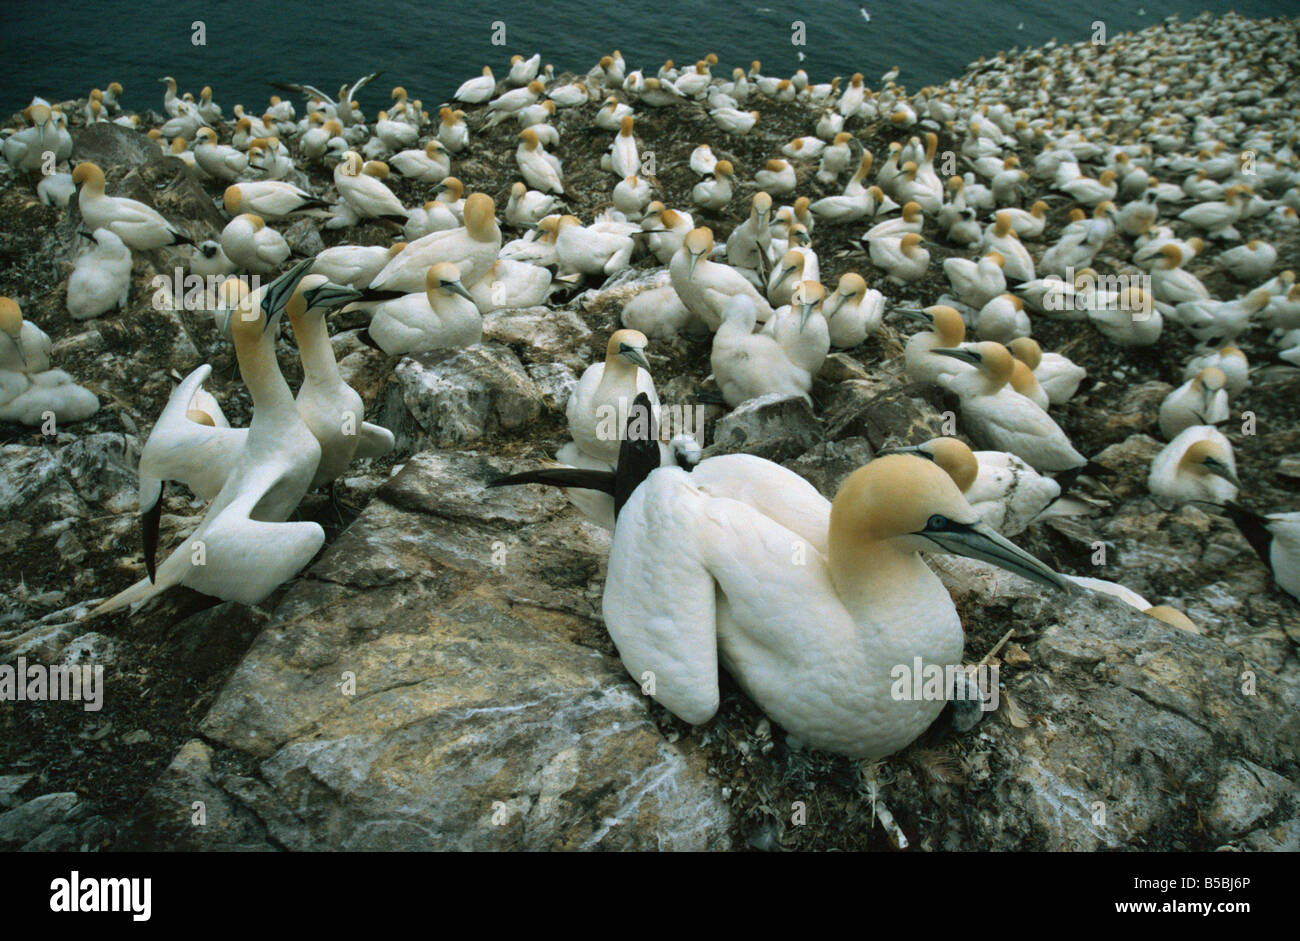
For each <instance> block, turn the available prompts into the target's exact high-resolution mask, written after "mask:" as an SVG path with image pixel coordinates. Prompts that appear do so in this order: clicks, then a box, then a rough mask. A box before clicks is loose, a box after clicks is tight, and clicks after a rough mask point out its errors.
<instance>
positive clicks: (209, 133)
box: [194, 127, 217, 145]
mask: <svg viewBox="0 0 1300 941" xmlns="http://www.w3.org/2000/svg"><path fill="white" fill-rule="evenodd" d="M194 136H195V138H196V140H195V143H196V145H197V144H202V143H204V142H206V143H209V144H215V143H216V142H217V132H216V131H214V130H213V129H212V128H210V127H201V128H199V129H198V132H197V133H196V134H195V135H194Z"/></svg>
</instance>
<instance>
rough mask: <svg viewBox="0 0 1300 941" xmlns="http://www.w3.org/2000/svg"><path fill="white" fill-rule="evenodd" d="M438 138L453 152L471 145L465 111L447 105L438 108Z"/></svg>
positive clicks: (456, 152) (458, 151) (455, 152)
mask: <svg viewBox="0 0 1300 941" xmlns="http://www.w3.org/2000/svg"><path fill="white" fill-rule="evenodd" d="M438 140H439V142H440V143H441V144H442V146H444V147H446V148H447V149H448V150H450V151H451V152H452V153H453V154H458V153H460V152H461V151H462V150H464V149H465V148H466V147H468V146H469V126H468V125H467V124H466V123H465V112H464V111H456V110H453V109H452V108H448V107H445V106H444V107H442V108H440V109H439V110H438Z"/></svg>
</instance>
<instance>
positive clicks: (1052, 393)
mask: <svg viewBox="0 0 1300 941" xmlns="http://www.w3.org/2000/svg"><path fill="white" fill-rule="evenodd" d="M1007 349H1009V350H1010V351H1011V355H1012V356H1014V357H1015V358H1016V359H1018V360H1020V361H1021V362H1022V363H1024V364H1025V365H1026V366H1028V367H1029V369H1030V370H1031V371H1032V372H1033V374H1034V378H1035V379H1037V380H1038V385H1039V387H1040V388H1042V390H1043V392H1045V393H1046V394H1047V400H1048V403H1049V404H1051V405H1064V404H1065V403H1066V402H1068V401H1070V399H1071V398H1073V397H1074V393H1075V392H1077V391H1078V389H1079V383H1081V382H1083V379H1084V377H1085V376H1087V375H1088V371H1087V370H1086V369H1084V368H1083V367H1082V366H1076V365H1075V364H1074V363H1072V362H1071V361H1070V360H1069V359H1068V358H1067V357H1065V356H1062V355H1061V354H1059V353H1044V352H1043V350H1042V348H1041V347H1040V346H1039V345H1038V342H1037V341H1036V340H1033V339H1031V338H1029V337H1017V338H1016V339H1014V340H1012V341H1011V342H1010V343H1008V344H1007Z"/></svg>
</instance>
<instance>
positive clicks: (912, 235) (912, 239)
mask: <svg viewBox="0 0 1300 941" xmlns="http://www.w3.org/2000/svg"><path fill="white" fill-rule="evenodd" d="M920 247H921V236H920V235H919V234H918V233H916V232H908V233H907V234H906V235H904V236H903V237H902V238H901V239H899V242H898V249H899V251H901V252H902V253H903V254H904V255H907V256H908V257H909V258H910V257H911V256H912V254H913V252H915V251H916V250H917V249H918V248H920Z"/></svg>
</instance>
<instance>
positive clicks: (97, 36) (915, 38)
mask: <svg viewBox="0 0 1300 941" xmlns="http://www.w3.org/2000/svg"><path fill="white" fill-rule="evenodd" d="M862 9H865V10H866V11H867V12H868V13H870V15H871V21H870V22H867V21H866V19H865V18H864V16H863V15H862V12H861V10H862ZM1203 10H1210V11H1211V12H1213V13H1223V12H1226V11H1228V10H1235V11H1236V12H1237V13H1239V14H1242V15H1243V16H1249V17H1257V18H1258V17H1269V16H1297V15H1300V0H1142V2H1118V0H1087V2H1082V3H1081V2H1049V0H998V2H987V0H912V2H884V0H820V2H803V3H797V4H791V3H778V2H776V0H756V2H754V0H747V2H741V0H713V2H702V0H686V2H676V3H673V2H651V0H568V2H558V3H547V2H535V3H514V2H504V0H492V2H484V0H459V2H455V3H445V2H415V0H396V2H391V3H367V2H365V0H349V2H342V0H278V2H229V0H202V2H191V0H161V2H149V0H102V2H97V3H89V4H76V3H59V4H49V3H45V2H24V3H17V2H13V0H3V2H0V11H2V13H3V20H0V23H2V26H0V61H3V63H4V68H3V69H2V70H0V113H3V114H8V113H9V112H11V111H14V110H17V109H19V108H21V107H23V106H24V105H26V104H27V102H28V101H29V100H30V99H31V97H32V96H33V95H37V94H39V95H41V96H43V97H46V98H49V99H52V100H59V99H63V98H71V97H79V96H83V95H85V94H86V93H87V92H88V91H89V89H90V88H92V87H95V86H98V87H101V88H102V87H104V86H106V85H107V83H108V82H109V81H111V80H116V81H119V82H121V83H122V84H123V86H125V95H124V102H125V104H126V106H127V107H128V108H131V109H138V108H141V107H153V108H155V109H159V110H160V106H161V102H162V86H161V85H160V84H159V83H158V81H157V80H158V78H160V77H161V76H163V75H173V76H175V77H176V79H177V81H178V82H179V83H180V87H181V89H182V90H189V91H192V92H193V93H194V94H195V95H196V96H197V94H198V92H199V89H200V88H201V87H202V86H203V85H205V84H208V85H211V86H212V88H213V92H214V97H215V99H216V101H217V102H218V103H219V104H221V105H222V107H223V108H224V109H225V111H226V114H227V115H229V114H230V106H231V105H233V104H234V103H235V102H242V103H243V104H244V105H246V106H248V107H250V108H254V107H260V106H261V105H262V104H265V102H266V99H267V97H268V96H269V95H270V94H272V93H273V91H272V89H271V88H270V87H269V86H268V85H267V82H268V81H270V80H272V79H279V80H283V81H299V82H307V83H310V84H314V85H317V86H319V87H320V88H322V89H323V90H325V91H327V92H331V93H332V92H333V91H334V90H336V89H337V88H338V87H339V85H340V84H342V83H343V82H345V81H351V80H353V79H355V78H356V77H358V76H360V75H362V74H364V73H366V72H370V71H373V70H375V69H384V70H386V71H385V74H384V76H383V77H382V78H381V79H379V80H378V81H377V82H376V83H375V86H374V88H373V89H368V90H367V91H368V94H363V95H362V96H361V100H362V104H363V106H364V107H365V109H366V112H367V113H368V114H373V112H374V111H375V109H376V108H377V107H379V106H381V105H382V104H383V103H384V102H386V101H387V100H388V91H389V90H390V89H391V88H392V86H393V85H395V84H398V83H400V84H403V85H405V86H406V87H407V89H408V91H409V92H410V94H411V96H412V97H415V98H420V99H422V100H423V101H424V103H425V106H426V108H427V109H430V110H431V109H432V106H435V105H437V104H438V103H439V102H441V101H443V100H445V99H446V98H447V97H448V96H449V95H450V94H451V93H452V92H453V91H454V90H455V89H456V87H457V85H458V84H459V83H460V82H461V81H462V80H464V79H466V78H469V77H471V76H473V75H476V74H478V71H479V69H480V68H481V67H482V66H483V65H485V64H486V65H491V66H492V67H493V70H494V72H496V74H497V77H498V78H501V77H504V75H505V70H506V66H507V65H508V63H509V57H510V55H512V54H513V53H516V52H518V53H522V54H524V55H526V56H527V55H531V54H532V53H533V52H535V51H540V52H541V53H542V55H543V61H547V62H551V63H553V64H554V65H555V67H556V72H557V73H558V72H560V71H563V70H566V69H569V70H575V71H585V70H586V69H587V68H588V67H589V66H590V65H592V64H593V63H594V62H595V61H596V60H597V59H599V58H600V56H601V55H602V54H604V53H606V52H608V51H609V50H611V49H613V48H616V47H617V48H618V49H619V50H621V51H622V53H623V56H624V58H625V59H626V60H627V63H628V68H629V70H631V69H633V68H636V67H643V68H646V69H647V70H649V72H650V73H651V74H653V71H654V70H656V69H657V68H658V67H659V65H660V64H661V63H662V62H663V60H664V59H665V58H672V59H674V60H675V61H676V62H678V63H679V64H680V63H684V62H694V61H695V60H696V59H697V58H700V57H701V56H703V55H704V54H705V53H706V52H715V53H717V55H718V56H719V58H720V60H721V65H722V66H723V67H725V68H726V69H727V72H726V73H723V74H727V73H729V70H730V68H731V67H733V66H736V65H744V66H748V64H749V61H750V60H751V59H755V58H757V59H760V60H762V63H763V71H764V72H765V73H767V74H779V75H789V74H790V73H791V72H793V71H794V70H795V69H796V68H799V67H801V66H802V67H803V68H804V69H806V70H807V72H808V74H809V76H810V77H811V78H812V79H813V80H814V81H825V80H827V79H829V78H830V77H831V76H832V75H844V76H846V77H847V76H848V75H850V74H851V73H853V72H854V71H861V72H863V73H864V75H866V77H867V83H868V85H869V86H871V87H876V86H877V85H878V83H879V77H880V75H881V73H883V72H885V71H886V70H888V69H889V68H890V67H892V66H894V65H899V66H901V67H902V73H901V75H900V77H899V81H900V82H901V83H902V84H904V85H906V86H907V87H908V88H909V89H911V90H915V89H917V88H919V87H921V86H922V85H926V84H930V83H936V82H941V81H944V80H946V79H948V78H951V77H953V76H955V75H957V74H959V73H960V72H961V71H962V69H963V68H964V67H965V66H966V64H967V63H969V62H971V61H973V60H975V59H976V58H978V57H979V56H980V55H986V56H987V55H991V54H994V53H996V52H997V51H998V50H1000V49H1011V48H1013V47H1017V46H1018V47H1021V48H1023V47H1026V46H1034V45H1039V44H1042V43H1044V42H1046V41H1047V40H1049V39H1051V38H1052V37H1056V38H1057V39H1058V40H1060V41H1061V42H1077V41H1080V40H1084V39H1087V38H1089V37H1090V36H1091V35H1092V24H1093V22H1094V21H1097V20H1100V21H1102V22H1104V23H1105V24H1106V29H1107V33H1108V35H1113V34H1115V33H1118V32H1121V31H1125V30H1132V29H1141V28H1143V27H1146V26H1150V25H1153V24H1158V23H1159V22H1160V21H1161V20H1162V19H1163V18H1164V17H1166V16H1169V15H1171V14H1178V15H1180V16H1181V17H1183V18H1189V17H1191V16H1195V15H1197V14H1198V13H1200V12H1202V11H1203ZM796 20H799V21H802V22H803V23H804V25H805V30H806V40H807V41H806V45H803V46H796V45H794V44H792V42H791V39H792V36H793V28H792V23H793V22H794V21H796ZM196 21H201V22H202V23H203V24H204V27H205V31H206V45H195V44H194V43H193V41H192V40H193V37H194V35H195V29H196V27H195V25H194V24H195V23H196ZM497 22H501V23H504V24H505V39H506V42H505V45H493V43H492V38H493V33H494V26H493V24H494V23H497ZM799 53H802V54H803V56H804V58H803V60H802V61H801V60H800V58H799ZM715 74H717V73H716V70H715Z"/></svg>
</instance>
